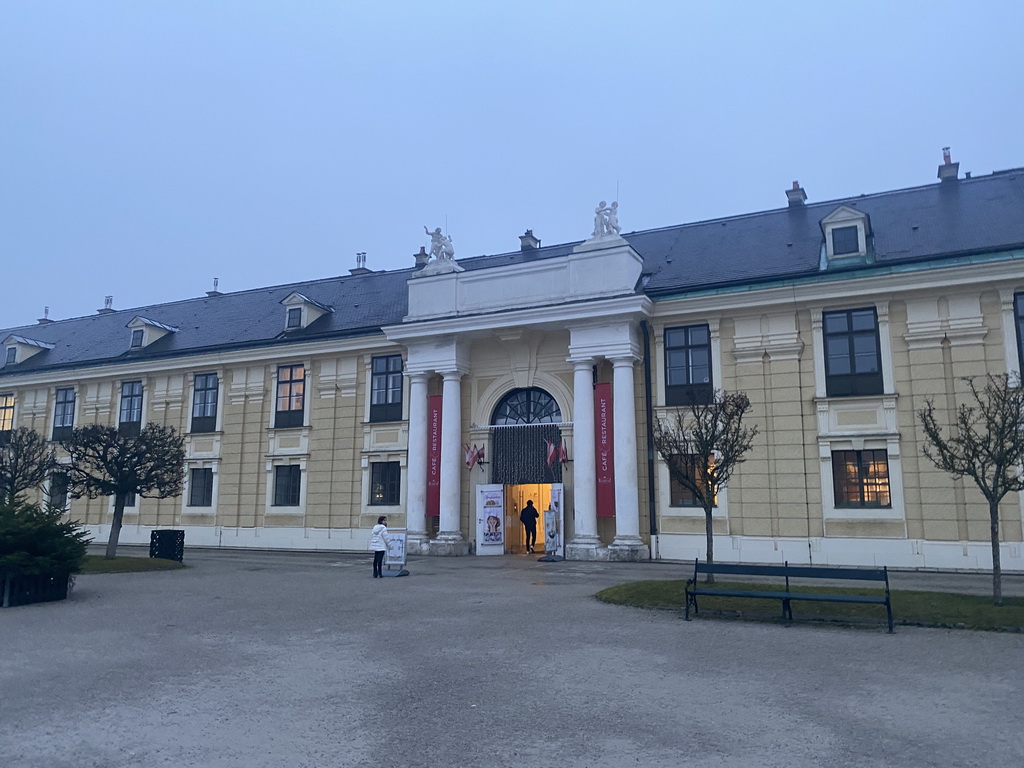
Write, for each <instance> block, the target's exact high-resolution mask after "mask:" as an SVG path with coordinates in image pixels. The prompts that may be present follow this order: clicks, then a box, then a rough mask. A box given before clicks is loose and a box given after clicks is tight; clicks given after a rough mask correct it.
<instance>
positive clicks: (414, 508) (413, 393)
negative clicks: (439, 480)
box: [405, 373, 429, 551]
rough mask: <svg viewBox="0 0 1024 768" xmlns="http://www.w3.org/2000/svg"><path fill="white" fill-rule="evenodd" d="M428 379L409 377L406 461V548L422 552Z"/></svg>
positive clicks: (424, 531)
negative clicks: (407, 448)
mask: <svg viewBox="0 0 1024 768" xmlns="http://www.w3.org/2000/svg"><path fill="white" fill-rule="evenodd" d="M427 378H428V375H427V374H425V373H411V374H409V450H408V454H407V460H406V470H405V473H406V478H407V483H408V487H407V488H406V491H405V498H406V502H405V504H406V507H405V525H406V529H407V534H406V546H407V547H408V548H409V550H410V551H413V550H414V549H415V550H417V551H418V550H419V549H420V548H421V547H422V546H423V545H424V543H425V542H426V541H427V445H428V442H429V440H428V438H429V429H428V424H427Z"/></svg>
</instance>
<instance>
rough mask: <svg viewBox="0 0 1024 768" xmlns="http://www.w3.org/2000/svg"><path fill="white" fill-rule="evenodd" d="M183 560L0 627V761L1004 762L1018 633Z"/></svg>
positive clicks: (469, 570)
mask: <svg viewBox="0 0 1024 768" xmlns="http://www.w3.org/2000/svg"><path fill="white" fill-rule="evenodd" d="M186 561H187V562H189V563H190V564H191V565H192V566H193V567H192V568H190V569H189V570H186V571H178V572H167V573H142V574H113V575H96V576H81V577H79V579H78V584H77V586H76V588H75V591H74V594H73V597H72V599H71V600H69V601H66V602H63V603H51V604H46V605H35V606H25V607H23V608H13V609H5V610H3V611H2V612H0V766H3V767H4V768H70V767H71V766H74V767H75V768H78V767H79V766H102V767H103V768H120V767H121V766H146V767H147V768H165V767H170V766H204V767H205V766H210V767H211V768H229V767H230V768H235V767H236V766H237V767H238V768H263V767H267V768H271V767H272V768H278V767H279V766H287V767H288V768H304V767H307V766H308V767H310V768H314V767H315V768H326V767H329V766H362V765H371V764H372V765H376V766H396V767H399V766H410V767H416V766H445V767H447V766H502V767H503V766H554V765H557V766H569V767H575V766H591V767H593V768H612V767H614V768H618V767H619V766H629V765H642V766H691V765H692V766H710V767H716V768H717V767H718V766H751V767H752V768H753V767H757V768H761V767H762V766H795V767H798V768H799V767H803V766H808V767H810V766H816V767H817V766H872V767H873V768H875V767H879V766H985V768H992V766H1017V765H1021V764H1024V732H1022V730H1021V727H1020V707H1021V702H1022V701H1024V690H1022V689H1024V653H1022V652H1024V635H1016V634H998V633H983V632H964V631H959V632H957V631H946V630H935V629H918V628H907V627H899V628H897V631H896V634H894V635H888V634H886V633H885V632H884V630H876V629H844V628H839V627H832V626H827V625H812V624H797V625H794V626H790V627H785V626H777V625H770V624H745V623H739V622H734V621H716V620H699V621H693V622H689V623H686V622H684V621H682V620H681V619H680V618H679V617H678V616H677V615H676V614H674V613H672V612H663V611H644V610H636V609H629V608H620V607H615V606H610V605H605V604H602V603H599V602H597V601H596V600H594V599H593V598H592V597H591V596H592V595H593V594H594V592H596V591H597V590H598V589H601V588H603V587H605V586H610V585H612V584H616V583H620V582H622V581H630V580H635V579H641V578H662V577H665V576H675V575H677V573H676V571H677V570H678V568H677V567H671V566H665V565H658V564H644V565H625V564H621V565H620V564H616V565H611V564H596V563H594V564H591V563H557V564H539V563H536V562H535V561H534V560H533V559H532V558H525V557H519V558H513V557H504V558H461V559H437V558H425V559H419V560H416V561H414V562H413V563H412V564H411V565H410V570H411V571H412V576H410V577H408V578H401V579H384V580H373V579H371V578H370V557H369V556H368V555H337V554H313V555H309V554H285V553H266V552H264V553H260V552H216V551H207V552H201V551H198V550H192V551H189V553H188V556H187V559H186ZM930 577H931V575H925V576H922V575H908V576H907V579H909V580H910V581H913V580H915V579H917V580H921V579H923V580H924V581H926V582H929V579H930ZM944 578H948V579H950V580H951V581H952V582H953V583H956V584H960V583H966V582H971V581H972V580H973V579H977V580H978V581H979V582H980V583H981V584H982V586H983V587H984V585H985V584H986V583H987V582H986V581H985V578H986V577H983V576H978V577H962V576H959V575H957V576H953V577H944ZM933 581H935V582H938V580H937V579H933ZM1008 581H1009V582H1011V584H1009V585H1008V587H1009V589H1008V592H1009V591H1010V590H1011V589H1012V590H1013V591H1014V592H1019V590H1020V588H1021V586H1022V584H1024V579H1020V577H1014V578H1012V579H1008ZM929 583H931V582H929ZM901 586H907V585H906V584H901Z"/></svg>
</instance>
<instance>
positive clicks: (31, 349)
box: [0, 333, 53, 365]
mask: <svg viewBox="0 0 1024 768" xmlns="http://www.w3.org/2000/svg"><path fill="white" fill-rule="evenodd" d="M0 344H2V345H3V347H4V365H14V364H16V363H23V362H25V361H26V360H28V359H29V358H30V357H32V356H33V355H38V354H39V353H40V352H46V351H47V350H49V349H53V344H51V343H49V342H48V341H39V340H38V339H29V338H26V337H25V336H16V335H14V334H13V333H12V334H11V335H10V336H8V337H7V338H5V339H3V341H0Z"/></svg>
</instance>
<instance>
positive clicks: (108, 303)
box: [96, 296, 114, 315]
mask: <svg viewBox="0 0 1024 768" xmlns="http://www.w3.org/2000/svg"><path fill="white" fill-rule="evenodd" d="M113 311H114V297H113V296H104V297H103V309H97V310H96V313H97V314H99V315H109V314H110V313H111V312H113Z"/></svg>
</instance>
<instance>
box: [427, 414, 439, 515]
mask: <svg viewBox="0 0 1024 768" xmlns="http://www.w3.org/2000/svg"><path fill="white" fill-rule="evenodd" d="M440 514H441V395H431V396H430V397H428V398H427V515H428V516H429V517H439V516H440Z"/></svg>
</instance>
